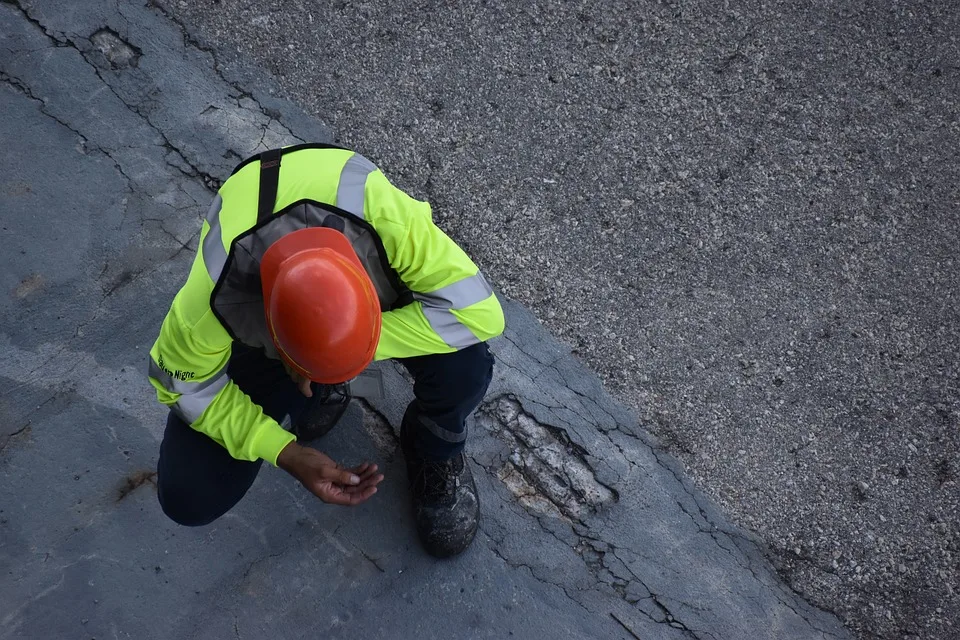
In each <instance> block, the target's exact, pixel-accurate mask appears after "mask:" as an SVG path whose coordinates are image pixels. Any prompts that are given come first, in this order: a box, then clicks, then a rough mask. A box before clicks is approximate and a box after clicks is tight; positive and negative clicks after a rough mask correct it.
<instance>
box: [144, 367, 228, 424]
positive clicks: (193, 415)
mask: <svg viewBox="0 0 960 640" xmlns="http://www.w3.org/2000/svg"><path fill="white" fill-rule="evenodd" d="M149 360H150V371H149V374H150V377H151V378H153V379H154V380H156V381H157V382H159V383H160V384H161V385H163V388H164V389H166V390H167V391H170V392H171V393H177V394H180V397H179V398H178V399H177V402H176V404H175V405H173V410H174V411H175V412H176V413H177V415H179V416H180V417H181V418H183V420H184V421H185V422H186V423H187V424H193V422H194V421H196V420H197V419H198V418H199V417H200V416H201V415H203V412H204V411H205V410H206V408H207V407H208V406H210V403H211V402H213V399H214V398H216V397H217V394H218V393H220V390H221V389H223V388H224V387H225V386H227V383H228V382H230V377H229V376H228V375H227V368H226V367H225V366H224V367H223V368H222V369H220V371H217V372H216V373H215V374H213V375H212V376H210V377H209V378H207V379H206V380H203V381H202V382H189V381H184V380H176V379H174V377H173V376H171V375H170V374H169V373H167V372H166V371H164V370H163V369H161V368H160V366H159V365H158V364H157V363H156V362H154V361H153V358H149Z"/></svg>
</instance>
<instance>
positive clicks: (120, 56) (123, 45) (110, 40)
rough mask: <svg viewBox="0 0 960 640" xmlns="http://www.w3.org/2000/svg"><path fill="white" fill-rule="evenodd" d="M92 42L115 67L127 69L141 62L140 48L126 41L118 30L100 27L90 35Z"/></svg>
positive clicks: (111, 65)
mask: <svg viewBox="0 0 960 640" xmlns="http://www.w3.org/2000/svg"><path fill="white" fill-rule="evenodd" d="M90 42H92V43H93V45H94V46H95V47H96V48H97V50H98V51H100V53H102V54H103V56H104V57H105V58H106V59H107V61H108V62H109V63H110V67H111V68H113V69H126V68H127V67H136V66H137V65H138V64H140V55H141V53H140V50H139V49H137V48H136V47H134V46H133V45H131V44H129V43H128V42H126V41H125V40H124V39H123V38H121V37H120V35H119V34H118V33H117V32H116V31H113V30H111V29H100V30H99V31H97V32H96V33H94V34H93V35H92V36H90Z"/></svg>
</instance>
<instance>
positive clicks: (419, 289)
mask: <svg viewBox="0 0 960 640" xmlns="http://www.w3.org/2000/svg"><path fill="white" fill-rule="evenodd" d="M273 153H274V156H271V157H275V156H277V155H280V154H279V153H277V152H273ZM266 155H267V154H261V155H258V156H254V157H253V158H250V159H248V160H246V161H245V162H243V163H241V164H240V165H239V166H238V167H237V168H236V169H235V170H234V172H233V174H232V175H231V176H230V178H229V179H228V180H227V181H226V182H225V183H224V184H223V186H222V187H221V188H220V190H219V192H218V194H217V196H216V198H215V199H214V202H213V205H212V206H211V208H210V210H209V212H208V214H207V216H206V219H205V220H204V221H203V223H202V227H201V231H200V246H199V248H198V251H197V256H196V258H195V260H194V262H193V266H192V268H191V270H190V274H189V276H188V278H187V281H186V283H185V284H184V285H183V287H182V288H181V289H180V291H179V292H178V293H177V295H176V297H175V298H174V300H173V304H172V305H171V307H170V310H169V312H168V313H167V315H166V317H165V318H164V320H163V324H162V326H161V328H160V335H159V337H158V338H157V340H156V342H155V343H154V345H153V347H152V348H151V350H150V362H149V368H150V370H149V377H150V382H151V384H152V385H153V386H154V387H155V388H156V390H157V397H158V399H159V400H160V402H162V403H164V404H166V405H168V406H170V407H171V409H172V410H173V411H175V412H176V413H177V414H178V415H179V416H180V417H181V418H182V419H183V420H184V421H185V422H186V423H187V424H189V425H190V426H192V427H193V428H194V429H196V430H198V431H200V432H202V433H204V434H206V435H207V436H209V437H210V438H212V439H214V440H215V441H217V442H219V443H220V444H221V445H223V446H224V447H226V449H227V451H229V453H230V455H232V456H233V457H234V458H237V459H240V460H257V459H258V458H263V459H264V460H267V461H268V462H270V463H271V464H274V465H276V461H277V456H278V455H279V454H280V451H281V450H282V449H283V448H284V447H285V446H286V445H287V444H289V443H290V442H291V441H292V440H294V439H295V438H294V436H293V435H292V434H291V433H288V432H287V431H285V430H284V429H283V428H282V427H281V426H280V425H279V424H278V423H277V422H276V421H275V420H273V419H272V418H270V417H269V416H267V415H265V414H264V413H263V411H262V409H261V408H260V407H259V406H258V405H256V404H254V403H253V401H252V400H251V399H250V398H249V397H248V396H247V395H246V394H244V393H243V392H242V391H241V390H240V388H239V387H237V385H236V384H234V383H233V382H232V381H231V380H230V378H229V376H228V374H227V364H228V362H229V360H230V353H231V347H232V344H233V342H234V340H238V341H240V342H242V343H244V344H249V345H251V346H253V347H260V348H263V349H264V350H265V352H266V354H267V355H268V356H269V357H274V358H276V357H277V355H276V350H275V348H274V346H273V343H272V341H271V339H270V337H269V333H268V332H267V329H266V323H265V318H264V316H265V313H264V307H263V294H262V291H261V284H260V274H259V262H260V258H261V257H262V256H263V253H264V252H265V251H266V249H267V247H269V246H270V244H272V243H273V242H275V241H276V240H277V238H279V237H281V236H283V235H284V234H286V233H290V232H292V231H295V230H297V229H301V228H305V227H308V226H327V227H332V228H335V229H337V230H339V231H341V232H343V233H344V234H345V235H346V236H347V238H348V239H349V240H350V242H351V245H352V246H353V247H354V249H355V250H356V251H357V255H358V257H359V258H360V260H361V262H362V263H363V265H364V268H365V269H366V271H367V273H368V275H369V276H370V278H371V280H372V281H373V283H374V286H375V288H376V289H377V294H378V297H379V298H380V304H381V310H382V315H381V318H382V321H381V330H380V342H379V344H378V346H377V351H376V355H375V356H374V359H375V360H384V359H388V358H404V357H411V356H419V355H426V354H434V353H449V352H452V351H456V350H457V349H462V348H464V347H467V346H470V345H472V344H476V343H478V342H482V341H485V340H489V339H490V338H492V337H495V336H497V335H499V334H500V333H502V331H503V329H504V319H503V310H502V309H501V307H500V303H499V301H498V300H497V298H496V296H495V295H494V293H493V291H492V289H491V288H490V285H489V284H488V283H487V281H486V280H485V279H484V277H483V274H481V273H480V271H479V269H478V268H477V266H476V265H475V264H474V263H473V261H472V260H471V259H470V258H469V257H468V256H467V254H466V253H464V252H463V250H462V249H461V248H460V247H459V246H457V245H456V243H454V242H453V241H452V240H451V239H450V238H449V237H447V236H446V234H444V233H443V232H442V231H441V230H440V229H439V228H437V227H436V226H435V225H434V224H433V220H432V215H431V210H430V205H429V204H427V203H426V202H421V201H418V200H415V199H414V198H412V197H410V196H408V195H407V194H405V193H404V192H402V191H401V190H399V189H397V188H396V187H394V186H393V185H391V184H390V182H389V181H388V180H387V179H386V178H385V177H384V175H383V173H381V172H380V170H379V169H377V168H376V167H375V166H374V165H373V164H372V163H371V162H370V161H369V160H367V159H366V158H364V157H363V156H361V155H359V154H356V153H354V152H352V151H348V150H346V149H340V148H336V147H330V146H327V145H297V146H293V147H287V148H285V149H284V150H283V151H282V157H281V158H280V166H279V175H277V174H276V173H274V181H273V184H275V186H276V194H275V197H274V199H273V203H274V204H273V206H272V207H270V206H267V207H264V206H263V205H262V203H260V202H259V201H258V199H259V198H262V197H263V196H264V194H265V193H268V191H269V189H267V188H264V186H263V185H261V175H262V173H263V172H266V171H267V167H268V166H270V165H272V164H273V163H272V162H268V161H267V160H265V159H264V158H265V157H266ZM274 171H275V169H274ZM270 195H272V194H269V193H268V195H267V197H268V198H269V196H270ZM258 205H259V207H258ZM258 209H259V210H258ZM264 212H266V215H264Z"/></svg>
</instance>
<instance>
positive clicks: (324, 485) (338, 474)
mask: <svg viewBox="0 0 960 640" xmlns="http://www.w3.org/2000/svg"><path fill="white" fill-rule="evenodd" d="M277 466H278V467H280V468H281V469H283V470H284V471H286V472H287V473H289V474H290V475H292V476H293V477H294V478H296V479H297V480H299V481H300V483H301V484H302V485H303V486H305V487H306V488H307V489H308V490H309V491H310V492H311V493H313V494H314V495H315V496H317V497H318V498H320V499H321V500H323V501H324V502H327V503H330V504H341V505H349V506H353V505H357V504H360V503H361V502H366V501H367V499H369V498H370V496H372V495H373V494H375V493H376V492H377V485H378V484H380V481H381V480H383V474H381V473H377V465H375V464H371V463H369V462H365V463H363V464H361V465H359V466H356V467H353V468H352V469H343V468H341V467H340V465H338V464H337V463H336V462H334V461H333V460H332V459H331V458H330V457H329V456H327V455H325V454H323V453H320V452H319V451H317V450H316V449H311V448H310V447H304V446H301V445H299V444H297V443H296V442H291V443H290V444H288V445H287V446H286V447H284V448H283V451H281V452H280V455H279V456H278V457H277Z"/></svg>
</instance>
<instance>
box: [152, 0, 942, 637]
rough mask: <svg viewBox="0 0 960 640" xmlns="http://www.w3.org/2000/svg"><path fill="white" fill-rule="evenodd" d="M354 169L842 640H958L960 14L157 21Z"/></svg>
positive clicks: (574, 7) (484, 12) (561, 11)
mask: <svg viewBox="0 0 960 640" xmlns="http://www.w3.org/2000/svg"><path fill="white" fill-rule="evenodd" d="M161 4H162V5H163V6H164V7H165V8H166V9H167V10H168V11H170V12H171V13H172V14H173V15H175V16H177V19H178V20H180V21H181V23H182V24H184V25H186V27H187V29H188V31H189V32H190V33H193V34H195V37H196V38H197V39H198V40H201V41H202V42H203V43H204V46H206V47H208V48H209V49H210V50H211V51H215V52H216V55H217V59H218V62H219V64H220V65H221V66H222V67H223V68H230V66H231V64H232V61H233V60H235V59H238V58H239V59H243V60H253V61H255V62H256V63H258V64H259V65H261V67H262V68H264V69H266V70H267V71H269V73H271V74H272V75H274V76H275V77H276V78H277V80H278V82H279V84H280V87H281V90H282V92H283V95H285V96H287V97H289V98H291V99H292V100H294V101H296V102H297V103H298V104H300V105H302V106H303V107H304V108H305V109H306V110H307V111H308V112H310V113H312V114H314V115H316V116H317V117H319V118H321V119H322V120H323V121H325V122H328V123H330V124H331V126H333V127H334V129H335V132H336V136H337V137H338V139H339V140H342V141H343V142H344V143H345V144H347V145H352V146H355V147H357V148H362V149H364V150H366V152H368V154H369V155H371V157H373V158H375V160H376V161H377V162H378V163H379V164H380V165H382V166H383V167H384V168H385V169H386V170H387V171H388V173H389V174H390V176H391V178H392V179H394V180H395V181H396V182H397V183H398V184H400V185H401V186H403V187H404V188H407V189H409V190H411V191H412V192H414V193H416V194H419V195H420V196H422V197H427V198H429V199H430V200H431V202H433V203H434V204H435V205H436V212H437V216H438V218H439V219H440V220H441V221H442V224H443V225H444V227H445V228H446V229H448V230H449V231H450V233H451V234H452V235H453V236H454V237H455V238H457V240H458V241H460V242H461V243H463V244H464V245H465V246H466V247H468V248H469V250H470V251H471V253H472V254H473V255H475V256H477V259H478V261H479V262H480V264H481V265H482V266H483V268H484V269H485V270H486V272H488V273H489V274H490V275H491V276H492V277H493V278H494V280H495V281H496V282H497V283H498V284H499V285H500V286H501V287H502V288H503V290H504V291H505V292H506V293H507V294H508V295H510V296H511V297H513V298H515V299H517V300H518V301H520V302H522V303H524V304H525V305H527V306H529V307H530V308H531V309H532V310H533V311H534V312H535V313H536V315H537V317H538V318H540V319H541V320H542V321H543V322H544V324H545V325H546V326H547V327H548V328H549V329H550V331H551V332H552V333H553V334H554V335H556V336H557V337H559V338H560V339H561V340H562V341H563V342H564V343H565V344H568V345H569V346H570V347H571V348H572V349H573V351H574V353H575V354H576V355H577V356H578V357H579V358H581V359H583V361H584V362H586V363H587V364H588V366H589V367H590V368H592V369H593V370H594V371H596V372H597V373H598V374H599V375H600V376H601V377H602V378H603V380H604V383H605V385H606V387H607V388H608V389H609V390H610V391H611V392H613V393H614V394H615V395H616V396H617V397H618V398H619V399H620V400H621V401H623V402H624V403H626V404H627V405H628V406H630V407H631V408H632V409H633V410H635V411H636V413H637V415H638V416H639V417H640V420H641V422H642V423H643V425H644V426H645V427H646V428H647V429H649V430H650V431H651V432H652V433H654V434H656V435H657V436H658V437H659V438H660V441H661V442H662V443H663V445H664V446H665V447H666V448H667V449H668V450H669V451H671V452H672V453H673V454H675V455H676V456H677V457H678V458H679V459H680V460H681V461H682V462H683V464H684V466H685V468H686V469H687V471H688V472H689V473H690V474H691V475H692V477H693V478H694V480H695V482H696V484H697V485H698V486H699V487H700V488H702V489H703V490H704V491H706V492H707V493H708V494H710V495H711V496H712V497H713V498H714V499H715V500H717V501H718V502H719V504H720V505H722V507H723V509H724V511H725V512H726V513H727V514H729V515H730V516H731V517H732V518H733V519H734V520H735V521H736V522H738V523H739V524H741V525H742V526H744V527H746V528H748V529H750V530H752V531H754V532H756V533H757V534H758V535H759V536H760V537H761V539H763V541H764V542H765V543H766V544H767V545H768V547H769V549H770V552H771V554H772V557H773V559H774V562H775V564H776V566H777V567H778V569H779V570H780V572H781V574H782V575H783V576H784V577H785V579H787V581H788V582H789V584H791V585H792V586H793V587H794V588H796V589H798V590H799V591H800V592H802V593H803V594H804V595H806V596H807V597H809V598H811V600H812V601H814V602H816V603H817V604H819V605H820V606H823V607H827V608H829V609H831V610H834V611H837V612H838V613H839V614H840V615H841V617H842V618H843V619H844V620H845V621H846V623H847V624H848V625H850V627H851V628H853V629H854V630H856V631H857V632H858V634H860V635H861V636H862V637H866V638H870V637H880V638H903V637H923V638H951V637H954V636H956V635H957V634H958V633H960V632H958V631H957V630H956V629H957V626H958V625H960V594H958V593H957V588H956V586H957V585H958V584H960V569H958V552H960V547H958V545H960V489H958V484H957V474H958V471H960V469H958V465H960V462H958V460H960V456H958V452H960V428H958V427H960V365H958V357H957V355H958V352H960V348H958V346H960V331H958V319H960V318H958V311H957V309H958V305H960V277H958V276H957V268H958V260H960V255H958V254H960V249H958V247H960V213H958V202H960V193H958V187H957V185H958V184H960V175H958V174H960V171H958V166H960V162H958V160H960V157H958V149H960V123H958V113H960V99H958V96H960V68H958V65H957V60H958V59H960V46H958V40H957V34H958V33H960V12H958V7H957V5H956V3H953V2H948V1H946V0H938V1H933V2H930V1H925V2H924V1H922V2H910V3H903V2H895V1H891V0H884V1H882V2H838V3H828V4H819V5H818V4H811V3H795V2H773V3H770V2H762V3H761V2H756V1H749V2H741V3H716V2H703V1H698V2H670V1H667V2H645V3H636V2H617V1H600V2H590V3H583V2H578V3H566V2H556V1H536V2H533V1H525V2H518V3H507V2H483V3H479V2H474V3H465V4H460V5H456V6H447V5H435V4H431V3H425V2H415V1H404V2H393V3H381V4H376V3H357V2H339V3H333V4H332V5H330V6H329V7H326V8H321V7H318V6H316V5H313V4H311V3H306V2H298V1H296V0H285V1H283V2H280V3H278V4H276V5H271V7H270V8H269V9H267V8H265V7H263V6H261V5H258V4H256V3H250V2H243V1H240V0H224V1H223V2H219V3H216V4H196V3H184V2H173V1H171V0H162V2H161Z"/></svg>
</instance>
